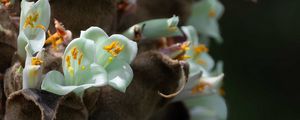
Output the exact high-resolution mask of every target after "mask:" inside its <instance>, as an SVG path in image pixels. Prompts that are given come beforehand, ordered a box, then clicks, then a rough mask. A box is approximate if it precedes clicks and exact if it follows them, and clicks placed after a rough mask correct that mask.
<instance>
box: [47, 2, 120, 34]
mask: <svg viewBox="0 0 300 120" xmlns="http://www.w3.org/2000/svg"><path fill="white" fill-rule="evenodd" d="M50 5H51V18H56V19H57V20H59V21H61V22H62V23H63V24H64V26H65V28H67V29H69V30H71V31H72V33H73V35H74V37H79V34H80V31H81V30H86V29H87V28H89V27H90V26H98V27H101V28H102V29H103V30H105V31H106V32H107V33H111V32H112V31H115V30H114V28H113V26H114V24H115V22H116V13H117V10H116V0H50ZM52 20H53V19H52ZM52 23H53V22H51V24H52ZM51 24H50V26H53V25H51ZM51 29H52V30H53V31H55V30H54V28H51Z"/></svg>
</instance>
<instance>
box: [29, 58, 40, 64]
mask: <svg viewBox="0 0 300 120" xmlns="http://www.w3.org/2000/svg"><path fill="white" fill-rule="evenodd" d="M31 64H32V65H41V64H43V61H42V60H41V59H40V58H37V57H33V58H32V59H31Z"/></svg>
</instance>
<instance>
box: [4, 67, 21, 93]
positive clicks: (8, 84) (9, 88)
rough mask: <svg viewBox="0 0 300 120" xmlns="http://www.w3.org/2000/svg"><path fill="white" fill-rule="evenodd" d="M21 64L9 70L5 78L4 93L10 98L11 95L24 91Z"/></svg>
mask: <svg viewBox="0 0 300 120" xmlns="http://www.w3.org/2000/svg"><path fill="white" fill-rule="evenodd" d="M20 67H21V63H20V62H16V63H15V64H14V65H13V66H12V67H11V68H9V69H8V70H7V72H6V73H5V76H4V93H5V96H6V97H8V96H9V95H10V94H11V93H13V92H15V91H18V90H21V89H22V80H23V78H22V76H23V75H22V71H19V69H20Z"/></svg>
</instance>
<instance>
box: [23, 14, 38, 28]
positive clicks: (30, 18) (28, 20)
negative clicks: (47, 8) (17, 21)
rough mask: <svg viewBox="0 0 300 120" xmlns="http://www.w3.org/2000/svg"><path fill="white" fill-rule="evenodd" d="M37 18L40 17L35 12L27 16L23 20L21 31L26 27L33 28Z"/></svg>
mask: <svg viewBox="0 0 300 120" xmlns="http://www.w3.org/2000/svg"><path fill="white" fill-rule="evenodd" d="M39 16H40V15H39V14H38V13H37V12H34V13H31V14H30V15H28V16H27V17H26V19H25V23H24V26H23V29H25V28H27V27H28V26H29V27H30V28H34V23H35V22H36V21H37V19H38V18H39Z"/></svg>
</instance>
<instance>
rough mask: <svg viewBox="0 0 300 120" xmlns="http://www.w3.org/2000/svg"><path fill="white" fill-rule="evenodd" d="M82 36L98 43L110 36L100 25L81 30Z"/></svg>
mask: <svg viewBox="0 0 300 120" xmlns="http://www.w3.org/2000/svg"><path fill="white" fill-rule="evenodd" d="M80 37H81V38H86V39H90V40H93V41H94V42H95V43H96V44H97V45H99V44H102V42H104V41H105V40H107V38H108V36H107V34H106V33H105V32H104V30H102V29H101V28H99V27H90V28H88V29H87V30H86V31H81V33H80ZM97 48H98V47H97Z"/></svg>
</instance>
